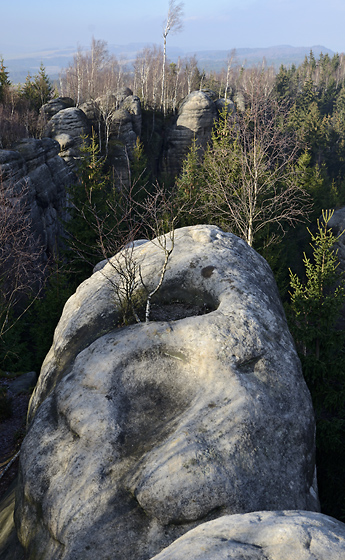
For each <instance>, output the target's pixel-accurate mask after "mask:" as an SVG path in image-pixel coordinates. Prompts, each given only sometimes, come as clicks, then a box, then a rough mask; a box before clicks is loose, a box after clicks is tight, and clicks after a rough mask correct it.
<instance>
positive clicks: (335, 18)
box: [0, 0, 345, 57]
mask: <svg viewBox="0 0 345 560" xmlns="http://www.w3.org/2000/svg"><path fill="white" fill-rule="evenodd" d="M1 4H2V5H1V9H0V19H1V33H0V53H2V54H3V55H4V57H6V55H7V54H8V53H9V52H10V51H13V49H16V48H18V50H19V51H20V52H21V53H22V52H23V49H26V50H27V51H34V50H38V49H46V48H47V49H48V48H49V49H50V48H55V47H56V48H63V47H77V46H78V45H80V46H82V47H88V46H89V44H90V40H91V37H92V36H94V37H95V38H96V39H103V40H105V41H107V42H108V44H109V45H112V44H117V45H125V44H128V43H133V42H140V43H147V44H152V43H160V42H161V31H162V22H163V20H164V17H165V16H166V13H167V8H168V0H127V1H126V0H121V1H119V0H59V2H53V1H52V0H30V1H28V0H12V1H11V0H1ZM184 12H185V16H184V29H183V31H182V32H181V33H179V34H177V35H170V36H169V37H168V47H169V45H170V46H180V47H181V48H183V49H187V50H189V49H190V50H193V49H195V50H196V49H198V50H201V49H226V50H231V49H232V48H242V47H270V46H274V45H283V44H289V45H292V46H296V47H297V46H312V45H323V46H325V47H328V48H330V49H332V50H333V51H338V52H344V51H345V32H344V29H345V0H327V2H325V1H321V0H227V1H225V0H211V1H210V0H207V1H206V0H186V1H185V2H184Z"/></svg>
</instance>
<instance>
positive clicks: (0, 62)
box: [0, 57, 11, 103]
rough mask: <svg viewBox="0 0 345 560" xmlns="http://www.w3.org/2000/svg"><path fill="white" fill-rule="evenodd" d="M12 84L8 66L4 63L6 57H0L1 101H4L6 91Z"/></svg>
mask: <svg viewBox="0 0 345 560" xmlns="http://www.w3.org/2000/svg"><path fill="white" fill-rule="evenodd" d="M10 85H11V81H10V79H9V73H8V72H7V70H6V66H5V65H4V59H3V58H2V57H0V103H1V101H3V99H4V96H5V92H6V90H7V89H8V88H9V86H10Z"/></svg>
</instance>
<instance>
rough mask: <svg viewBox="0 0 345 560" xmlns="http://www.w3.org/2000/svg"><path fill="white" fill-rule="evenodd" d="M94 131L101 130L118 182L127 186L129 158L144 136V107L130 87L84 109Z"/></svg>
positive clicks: (104, 96) (109, 160)
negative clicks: (142, 132) (137, 142)
mask: <svg viewBox="0 0 345 560" xmlns="http://www.w3.org/2000/svg"><path fill="white" fill-rule="evenodd" d="M81 108H82V109H83V110H84V111H85V114H86V115H87V116H88V117H89V119H90V122H91V124H92V126H93V128H94V130H97V131H98V130H99V128H101V130H102V132H103V137H104V142H105V143H106V144H107V147H106V150H105V151H106V152H107V153H108V162H109V164H110V165H111V166H112V167H113V168H114V171H115V180H116V179H117V182H118V183H119V184H121V182H125V183H127V181H128V158H129V159H130V160H131V159H132V156H133V150H134V147H135V144H136V141H137V138H139V139H140V136H141V105H140V100H139V97H137V96H136V95H133V92H132V91H131V90H130V89H129V88H122V89H121V90H119V91H118V92H115V93H108V94H106V95H103V96H101V97H98V98H97V99H96V100H95V101H94V102H92V103H90V102H89V103H87V104H84V105H82V107H81Z"/></svg>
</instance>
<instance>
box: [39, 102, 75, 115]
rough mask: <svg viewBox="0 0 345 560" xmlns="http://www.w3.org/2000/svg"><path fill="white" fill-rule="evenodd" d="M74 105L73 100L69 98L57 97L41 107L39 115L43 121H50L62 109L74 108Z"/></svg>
mask: <svg viewBox="0 0 345 560" xmlns="http://www.w3.org/2000/svg"><path fill="white" fill-rule="evenodd" d="M74 104H75V103H74V101H73V99H71V98H70V97H57V98H56V99H51V101H48V103H46V104H45V105H42V107H41V109H40V114H41V116H42V117H44V118H45V119H47V120H50V119H51V118H52V117H53V116H54V115H56V113H58V112H59V111H62V110H63V109H68V108H69V107H74Z"/></svg>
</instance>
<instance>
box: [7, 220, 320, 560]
mask: <svg viewBox="0 0 345 560" xmlns="http://www.w3.org/2000/svg"><path fill="white" fill-rule="evenodd" d="M168 242H169V241H168ZM124 258H125V257H124V255H123V254H121V255H119V256H117V257H115V259H120V260H121V259H124ZM133 258H134V259H135V261H136V263H137V264H138V265H140V268H141V275H142V278H143V280H144V284H145V285H146V286H147V287H148V289H152V288H153V287H155V286H156V285H157V282H158V278H159V276H160V271H161V267H162V264H163V261H164V253H163V251H162V250H161V249H160V248H159V246H157V244H156V243H155V242H148V243H145V244H142V245H140V246H138V247H135V248H134V250H133ZM123 262H124V261H123ZM109 278H111V279H112V282H113V283H114V282H115V283H118V282H119V281H120V280H119V277H118V276H117V275H116V272H115V270H114V268H113V267H112V266H111V264H109V263H108V264H106V265H105V266H104V267H103V268H102V269H101V270H99V271H97V272H95V273H94V274H93V275H92V276H91V277H90V278H89V279H88V280H86V281H85V282H84V283H83V284H81V285H80V287H79V288H78V290H77V291H76V293H75V294H74V295H73V296H72V297H71V298H70V300H69V301H68V302H67V304H66V306H65V309H64V312H63V315H62V317H61V320H60V322H59V325H58V327H57V329H56V332H55V336H54V342H53V345H52V348H51V350H50V352H49V353H48V355H47V358H46V360H45V362H44V364H43V367H42V371H41V375H40V378H39V381H38V385H37V387H36V390H35V392H34V394H33V397H32V400H31V404H30V411H29V422H30V426H29V430H28V434H27V436H26V438H25V440H24V442H23V445H22V449H21V455H20V482H19V487H18V492H17V503H16V512H15V519H16V526H17V531H18V536H19V539H20V541H21V543H22V545H23V546H24V548H25V549H26V550H27V552H28V557H29V558H36V557H39V558H42V559H47V560H48V559H49V560H51V559H53V560H60V559H61V560H72V559H73V560H79V559H83V560H88V559H91V558H92V559H94V557H95V556H97V557H99V558H102V559H103V558H107V557H108V556H109V555H110V556H112V557H113V556H114V557H116V558H121V559H122V560H128V559H132V558H136V559H137V560H144V559H148V558H151V557H152V556H154V555H155V554H158V553H159V552H160V551H161V550H162V549H163V548H164V547H167V546H168V545H169V544H171V543H172V542H173V541H174V540H175V539H177V538H178V537H180V536H181V535H183V534H184V533H186V532H187V531H189V530H190V529H193V528H194V527H196V526H198V525H200V524H201V523H203V522H205V521H209V520H212V519H215V518H218V517H220V516H223V515H226V514H237V513H247V512H252V511H259V510H282V509H290V510H295V509H300V510H311V511H317V510H318V509H319V504H318V497H317V489H316V485H315V465H314V430H315V426H314V419H313V411H312V405H311V399H310V395H309V392H308V389H307V387H306V385H305V383H304V380H303V377H302V373H301V368H300V363H299V360H298V357H297V354H296V351H295V347H294V344H293V341H292V338H291V335H290V333H289V331H288V328H287V324H286V319H285V315H284V311H283V309H282V306H281V302H280V299H279V295H278V291H277V288H276V285H275V282H274V279H273V275H272V272H271V270H270V268H269V266H268V265H267V263H266V261H265V260H264V259H263V258H262V257H260V256H259V255H258V254H257V253H256V252H255V251H254V250H253V249H251V248H249V247H248V246H247V245H246V244H245V242H244V241H242V240H240V239H239V238H237V237H236V236H234V235H232V234H230V233H224V232H222V231H221V230H220V229H218V228H216V227H213V226H195V227H188V228H182V229H180V230H177V231H176V232H175V248H174V250H173V253H172V255H171V258H170V261H169V264H168V269H167V272H166V276H165V279H164V284H163V286H162V288H161V289H160V290H159V292H158V293H157V297H156V301H155V302H154V303H155V306H157V309H158V310H160V311H159V312H158V313H157V315H156V316H155V315H152V319H155V317H156V318H157V319H158V318H159V320H152V321H150V322H149V323H138V324H134V325H131V326H127V327H121V328H119V317H120V308H119V305H116V298H115V296H114V289H113V287H112V283H111V282H110V281H109ZM143 292H144V290H143V287H141V288H140V287H138V293H137V296H138V299H139V296H140V295H141V297H142V295H143ZM187 557H188V556H187ZM247 557H248V558H250V556H247ZM253 558H260V557H259V556H257V557H255V556H253Z"/></svg>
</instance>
